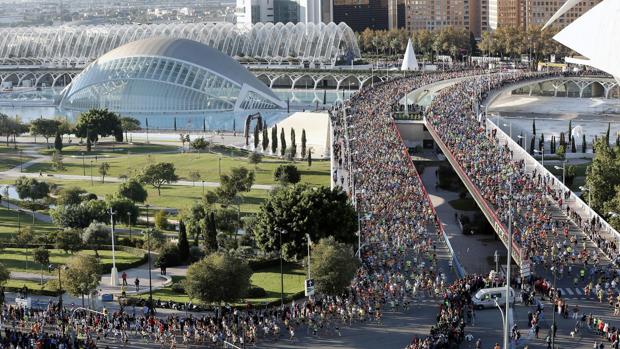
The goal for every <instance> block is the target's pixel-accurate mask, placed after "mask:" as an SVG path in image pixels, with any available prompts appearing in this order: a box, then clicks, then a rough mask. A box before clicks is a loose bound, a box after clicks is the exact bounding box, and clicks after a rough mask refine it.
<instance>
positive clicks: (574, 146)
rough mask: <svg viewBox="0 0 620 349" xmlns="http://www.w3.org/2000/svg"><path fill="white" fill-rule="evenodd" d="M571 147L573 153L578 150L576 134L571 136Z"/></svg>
mask: <svg viewBox="0 0 620 349" xmlns="http://www.w3.org/2000/svg"><path fill="white" fill-rule="evenodd" d="M570 148H571V151H572V152H573V153H576V152H577V146H576V145H575V137H574V136H571V137H570Z"/></svg>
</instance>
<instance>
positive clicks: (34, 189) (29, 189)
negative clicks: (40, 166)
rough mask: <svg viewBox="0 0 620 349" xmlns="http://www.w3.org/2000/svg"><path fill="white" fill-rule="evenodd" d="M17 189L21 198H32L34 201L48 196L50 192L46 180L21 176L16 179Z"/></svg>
mask: <svg viewBox="0 0 620 349" xmlns="http://www.w3.org/2000/svg"><path fill="white" fill-rule="evenodd" d="M15 191H17V195H19V198H20V199H22V200H23V199H30V200H32V201H35V200H38V199H43V198H45V197H47V194H49V192H50V188H49V185H47V183H46V182H39V181H38V180H36V179H35V178H27V177H23V176H22V177H19V178H17V180H16V181H15Z"/></svg>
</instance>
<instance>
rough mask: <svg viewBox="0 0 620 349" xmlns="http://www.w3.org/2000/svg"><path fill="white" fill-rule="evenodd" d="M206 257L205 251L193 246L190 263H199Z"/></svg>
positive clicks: (190, 250) (190, 251) (190, 252)
mask: <svg viewBox="0 0 620 349" xmlns="http://www.w3.org/2000/svg"><path fill="white" fill-rule="evenodd" d="M205 255H206V254H205V251H204V250H203V249H201V248H200V247H198V246H192V247H190V248H189V259H190V262H197V261H199V260H201V259H203V258H204V256H205Z"/></svg>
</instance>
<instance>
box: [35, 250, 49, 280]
mask: <svg viewBox="0 0 620 349" xmlns="http://www.w3.org/2000/svg"><path fill="white" fill-rule="evenodd" d="M34 262H35V263H37V264H39V265H40V266H41V285H43V267H45V266H47V265H48V264H49V263H50V252H49V251H48V250H47V249H46V248H45V247H43V246H39V247H38V248H37V249H35V250H34Z"/></svg>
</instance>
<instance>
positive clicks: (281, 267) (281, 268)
mask: <svg viewBox="0 0 620 349" xmlns="http://www.w3.org/2000/svg"><path fill="white" fill-rule="evenodd" d="M279 233H280V306H283V305H284V263H283V260H282V234H286V230H280V231H279Z"/></svg>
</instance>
